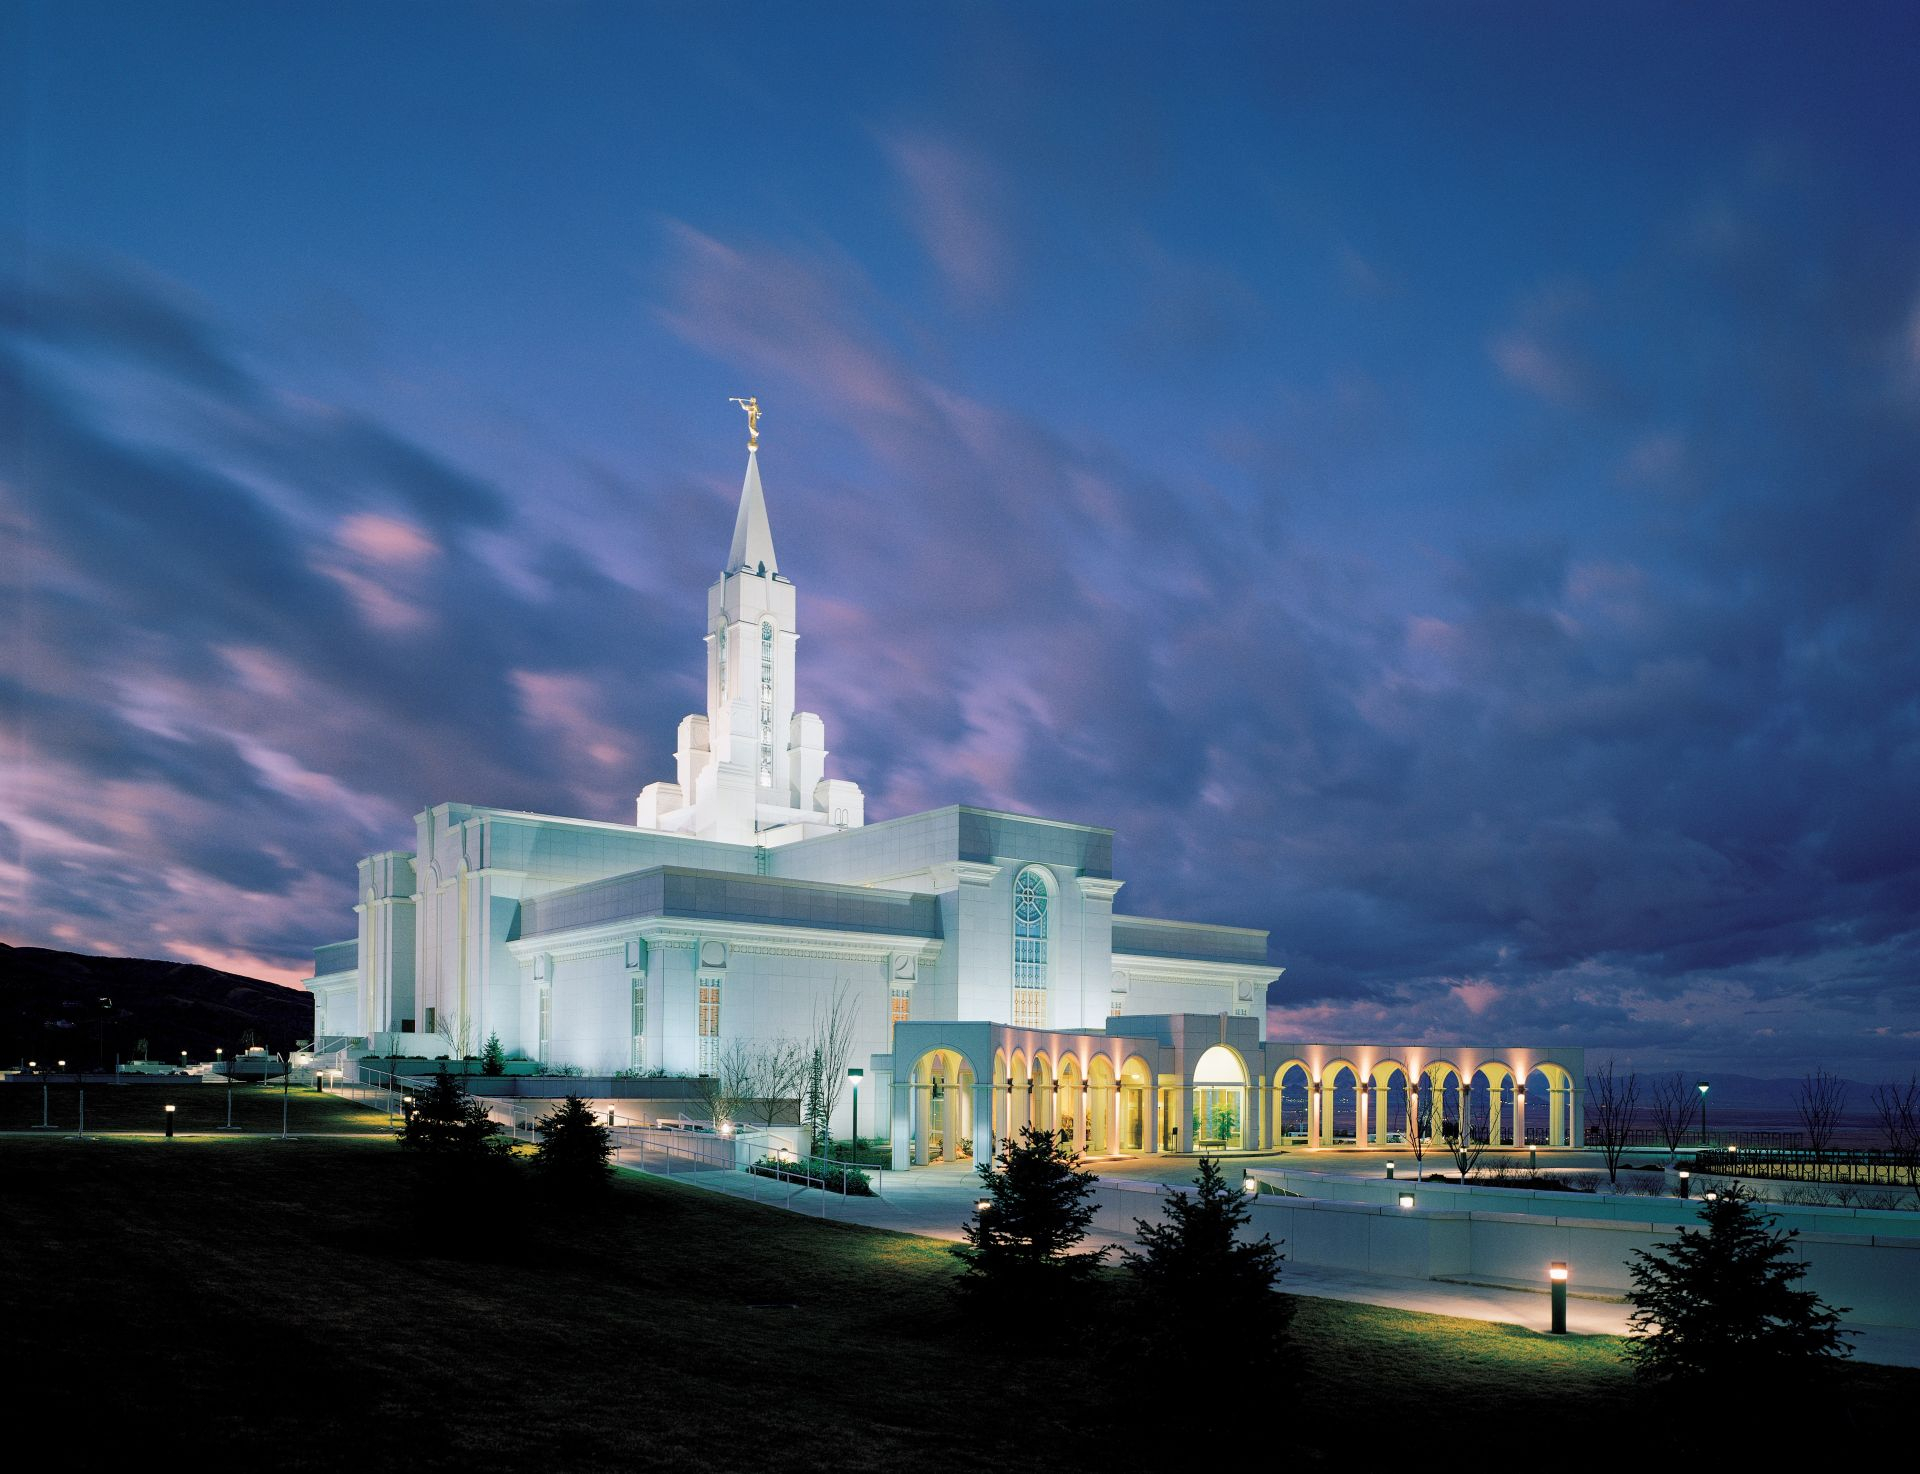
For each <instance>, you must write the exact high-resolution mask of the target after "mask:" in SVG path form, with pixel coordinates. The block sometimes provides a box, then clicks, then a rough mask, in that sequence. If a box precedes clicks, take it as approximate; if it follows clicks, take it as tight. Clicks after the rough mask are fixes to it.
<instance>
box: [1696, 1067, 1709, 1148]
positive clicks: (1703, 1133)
mask: <svg viewBox="0 0 1920 1474" xmlns="http://www.w3.org/2000/svg"><path fill="white" fill-rule="evenodd" d="M1694 1089H1696V1090H1698V1091H1699V1092H1700V1145H1702V1146H1706V1145H1707V1144H1708V1143H1707V1082H1706V1081H1705V1080H1702V1081H1701V1082H1700V1083H1699V1084H1698V1085H1696V1086H1694Z"/></svg>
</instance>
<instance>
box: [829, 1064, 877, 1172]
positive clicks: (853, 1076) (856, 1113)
mask: <svg viewBox="0 0 1920 1474" xmlns="http://www.w3.org/2000/svg"><path fill="white" fill-rule="evenodd" d="M866 1073H867V1072H866V1071H865V1070H859V1069H849V1070H848V1071H847V1082H848V1083H849V1084H850V1085H852V1086H853V1154H854V1156H855V1157H856V1158H857V1157H858V1156H859V1155H860V1081H861V1079H862V1078H863V1077H864V1076H865V1075H866ZM827 1155H828V1156H832V1155H833V1152H832V1149H831V1148H829V1149H828V1152H827Z"/></svg>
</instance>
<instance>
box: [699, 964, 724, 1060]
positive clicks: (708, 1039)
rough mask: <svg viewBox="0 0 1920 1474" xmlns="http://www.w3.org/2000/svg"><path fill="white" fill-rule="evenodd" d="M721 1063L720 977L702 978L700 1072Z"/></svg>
mask: <svg viewBox="0 0 1920 1474" xmlns="http://www.w3.org/2000/svg"><path fill="white" fill-rule="evenodd" d="M719 1065H720V979H718V978H702V979H700V1073H701V1074H703V1075H711V1074H713V1073H714V1071H715V1070H716V1069H718V1068H719Z"/></svg>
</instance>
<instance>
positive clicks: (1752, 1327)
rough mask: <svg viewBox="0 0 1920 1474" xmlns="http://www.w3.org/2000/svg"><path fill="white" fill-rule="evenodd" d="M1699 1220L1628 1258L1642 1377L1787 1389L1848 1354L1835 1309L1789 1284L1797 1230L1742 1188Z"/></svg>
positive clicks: (1705, 1388)
mask: <svg viewBox="0 0 1920 1474" xmlns="http://www.w3.org/2000/svg"><path fill="white" fill-rule="evenodd" d="M1700 1217H1701V1220H1702V1222H1703V1223H1704V1225H1705V1227H1704V1229H1702V1230H1700V1231H1695V1230H1692V1229H1682V1230H1681V1231H1680V1237H1679V1238H1678V1239H1677V1240H1675V1241H1674V1242H1673V1243H1671V1244H1668V1245H1666V1246H1664V1247H1663V1248H1660V1249H1655V1250H1651V1251H1648V1250H1636V1251H1635V1253H1634V1262H1633V1263H1632V1264H1631V1265H1630V1266H1629V1267H1628V1273H1629V1274H1630V1275H1631V1277H1632V1279H1633V1288H1632V1289H1631V1290H1630V1291H1628V1293H1627V1303H1628V1304H1630V1305H1631V1306H1632V1307H1633V1314H1632V1316H1631V1318H1630V1320H1629V1335H1630V1337H1631V1339H1630V1340H1629V1341H1628V1343H1627V1354H1628V1356H1629V1357H1630V1358H1631V1359H1632V1362H1633V1366H1634V1370H1635V1372H1636V1373H1637V1374H1638V1375H1639V1376H1640V1377H1641V1379H1642V1380H1644V1381H1647V1382H1650V1383H1652V1384H1654V1385H1656V1386H1660V1387H1673V1388H1676V1389H1678V1388H1685V1389H1686V1391H1687V1393H1688V1395H1689V1396H1692V1395H1694V1394H1696V1393H1705V1394H1709V1395H1712V1394H1727V1395H1733V1394H1740V1395H1745V1396H1750V1395H1751V1394H1752V1393H1753V1392H1754V1391H1755V1390H1762V1391H1765V1390H1768V1389H1774V1390H1781V1391H1786V1390H1792V1391H1793V1392H1795V1393H1796V1394H1798V1393H1801V1392H1803V1391H1804V1389H1805V1385H1806V1384H1807V1382H1809V1381H1810V1380H1812V1378H1813V1377H1814V1376H1815V1375H1816V1374H1817V1373H1819V1372H1821V1371H1823V1370H1825V1369H1827V1368H1828V1367H1830V1366H1832V1364H1833V1363H1835V1362H1837V1361H1839V1360H1841V1359H1842V1358H1844V1357H1846V1356H1849V1355H1851V1354H1852V1352H1851V1348H1849V1347H1848V1345H1847V1344H1846V1340H1845V1335H1846V1333H1845V1332H1844V1331H1842V1330H1841V1329H1840V1325H1839V1315H1840V1312H1838V1311H1836V1310H1834V1309H1833V1307H1831V1306H1829V1305H1827V1304H1826V1303H1825V1302H1824V1301H1822V1300H1821V1299H1820V1297H1819V1296H1818V1295H1816V1294H1815V1293H1814V1292H1813V1291H1811V1290H1801V1289H1796V1288H1795V1286H1796V1285H1797V1284H1798V1283H1799V1281H1800V1280H1801V1279H1803V1278H1805V1276H1806V1273H1807V1266H1806V1265H1805V1264H1802V1263H1799V1262H1798V1261H1796V1260H1795V1259H1794V1257H1793V1240H1794V1239H1795V1237H1797V1230H1788V1231H1787V1232H1785V1233H1780V1232H1776V1231H1774V1228H1773V1220H1772V1219H1771V1218H1769V1217H1768V1216H1766V1215H1765V1214H1763V1213H1761V1212H1760V1211H1759V1210H1758V1209H1756V1208H1755V1207H1754V1206H1753V1202H1752V1199H1751V1197H1750V1196H1749V1195H1748V1194H1747V1193H1746V1192H1745V1191H1744V1190H1743V1189H1741V1188H1738V1187H1732V1188H1728V1189H1726V1190H1725V1191H1723V1192H1722V1193H1721V1194H1720V1196H1719V1198H1718V1199H1716V1200H1715V1201H1713V1202H1710V1203H1707V1204H1705V1205H1704V1206H1703V1208H1702V1209H1701V1214H1700Z"/></svg>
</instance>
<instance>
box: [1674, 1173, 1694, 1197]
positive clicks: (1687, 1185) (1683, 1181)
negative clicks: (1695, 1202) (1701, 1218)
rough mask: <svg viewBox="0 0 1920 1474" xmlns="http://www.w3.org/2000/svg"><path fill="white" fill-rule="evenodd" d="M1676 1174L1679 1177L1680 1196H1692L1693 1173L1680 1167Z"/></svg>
mask: <svg viewBox="0 0 1920 1474" xmlns="http://www.w3.org/2000/svg"><path fill="white" fill-rule="evenodd" d="M1676 1175H1677V1176H1678V1177H1679V1179H1680V1196H1681V1197H1683V1198H1690V1197H1692V1196H1693V1174H1692V1173H1691V1172H1689V1171H1688V1170H1687V1169H1686V1168H1685V1167H1682V1168H1681V1169H1680V1171H1679V1172H1678V1173H1677V1174H1676Z"/></svg>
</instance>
